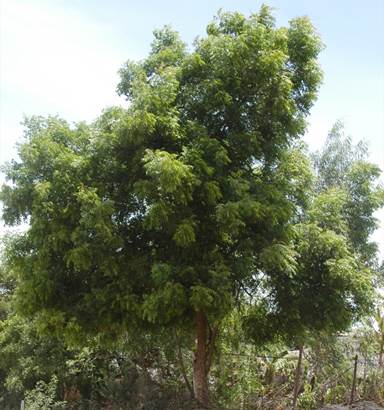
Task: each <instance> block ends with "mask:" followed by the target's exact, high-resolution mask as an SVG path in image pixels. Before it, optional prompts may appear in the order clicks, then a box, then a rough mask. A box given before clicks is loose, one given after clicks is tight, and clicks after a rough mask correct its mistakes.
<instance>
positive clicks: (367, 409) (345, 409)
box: [319, 401, 384, 410]
mask: <svg viewBox="0 0 384 410" xmlns="http://www.w3.org/2000/svg"><path fill="white" fill-rule="evenodd" d="M350 409H354V410H381V409H384V407H383V406H379V405H378V404H376V403H373V402H370V401H359V402H356V403H353V404H352V406H337V405H332V406H326V407H322V408H321V409H319V410H350Z"/></svg>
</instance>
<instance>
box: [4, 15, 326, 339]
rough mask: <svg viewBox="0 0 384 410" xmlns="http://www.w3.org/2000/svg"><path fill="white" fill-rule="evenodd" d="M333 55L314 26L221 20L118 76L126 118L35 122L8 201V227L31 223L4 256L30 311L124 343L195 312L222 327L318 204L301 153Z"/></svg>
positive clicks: (167, 38)
mask: <svg viewBox="0 0 384 410" xmlns="http://www.w3.org/2000/svg"><path fill="white" fill-rule="evenodd" d="M321 48H322V45H321V42H320V40H319V38H318V35H317V34H316V32H315V30H314V29H313V27H312V25H311V23H310V22H309V20H308V19H306V18H299V19H294V20H292V21H291V22H290V24H289V26H288V27H287V28H285V27H283V28H276V27H275V23H274V19H273V17H272V16H271V14H270V11H269V10H268V8H266V7H263V8H262V9H261V11H260V13H259V14H253V15H251V16H249V17H245V16H243V15H241V14H240V13H220V14H219V15H218V17H217V18H216V20H215V21H213V22H212V23H211V24H210V25H209V26H208V28H207V35H206V36H205V37H202V38H200V39H198V40H197V41H196V42H195V44H194V48H193V50H191V51H187V49H186V47H185V45H184V43H183V42H182V41H181V40H180V39H179V36H178V34H177V33H176V32H174V31H172V30H171V29H170V28H169V27H165V28H164V29H162V30H157V31H155V33H154V41H153V43H152V46H151V51H150V53H149V56H148V57H147V58H146V59H145V60H143V61H140V62H135V63H134V62H128V63H127V64H126V65H125V66H124V67H123V68H122V69H121V71H120V75H121V81H120V83H119V85H118V92H119V93H120V94H122V95H125V96H126V97H127V99H128V100H129V102H130V105H129V108H128V109H126V110H124V109H121V108H116V107H114V108H110V109H108V110H106V111H105V112H104V113H103V114H102V115H101V117H100V118H99V119H98V120H97V121H95V123H93V124H91V125H89V126H88V125H85V124H83V123H81V124H77V125H75V126H73V127H71V126H69V124H67V123H66V122H65V121H63V120H61V119H58V118H55V117H49V118H47V119H44V118H41V117H33V118H31V119H28V120H26V122H25V127H26V131H25V140H24V142H23V143H22V144H20V146H19V160H18V161H14V162H12V163H11V164H8V166H7V167H6V170H5V172H6V177H7V179H8V181H9V183H8V184H6V185H5V186H4V187H3V189H2V193H1V199H2V201H3V204H4V211H3V213H4V219H5V221H6V222H7V223H8V224H10V225H14V224H18V223H19V222H20V221H22V220H27V221H28V222H29V229H28V231H27V232H26V233H25V234H23V235H21V236H20V237H19V238H15V239H14V241H13V243H11V244H9V246H8V251H7V252H8V258H7V260H8V266H9V269H12V271H13V272H14V274H15V275H16V276H17V278H18V281H19V285H18V286H17V289H16V294H15V302H16V306H17V309H18V311H19V312H21V313H23V314H27V315H36V316H37V319H39V320H40V322H41V326H44V327H45V328H46V329H49V328H52V329H56V330H57V331H59V332H63V334H64V335H68V334H70V333H76V334H77V336H76V337H77V338H78V337H79V336H80V334H81V332H84V333H86V334H96V333H97V334H100V335H101V334H102V335H106V336H108V337H110V338H111V339H113V338H114V337H116V335H117V334H118V333H120V332H124V331H126V330H127V329H130V330H131V331H134V329H138V328H140V329H145V330H147V331H150V330H153V328H154V326H156V325H165V324H176V323H179V324H181V323H190V324H191V325H192V323H191V320H192V318H193V316H194V311H195V310H196V309H204V313H205V314H206V315H207V316H209V317H210V318H221V317H223V316H224V315H225V314H226V313H227V312H228V311H229V310H230V309H231V307H232V306H233V302H234V299H235V296H236V294H237V293H238V291H239V286H240V285H241V284H245V283H247V282H248V283H249V282H250V281H252V280H253V274H254V272H255V271H257V270H259V269H262V267H263V260H262V258H259V255H260V254H261V253H262V252H263V251H264V250H265V249H267V248H268V247H269V246H270V245H272V244H274V243H275V242H276V243H284V242H286V241H287V239H288V237H289V229H288V228H289V227H288V222H289V220H290V219H291V218H293V217H294V215H295V214H299V212H298V211H297V209H296V204H297V206H304V205H303V204H304V202H305V201H306V194H305V186H306V183H307V181H308V180H309V179H310V172H308V171H307V170H306V171H304V172H303V169H302V168H303V167H305V166H306V164H305V162H306V160H305V158H304V157H303V156H302V155H301V153H300V152H299V151H300V150H295V149H294V147H293V143H294V141H295V139H296V138H297V137H298V136H299V135H301V134H302V133H303V132H304V130H305V117H306V115H307V114H308V111H309V109H310V107H311V106H312V104H313V102H314V100H315V97H316V92H317V89H318V87H319V84H320V81H321V71H320V69H319V66H318V64H317V61H316V59H317V56H318V53H319V52H320V50H321ZM287 149H289V150H288V151H287ZM161 266H163V267H167V268H166V269H162V268H159V267H161ZM80 337H81V336H80Z"/></svg>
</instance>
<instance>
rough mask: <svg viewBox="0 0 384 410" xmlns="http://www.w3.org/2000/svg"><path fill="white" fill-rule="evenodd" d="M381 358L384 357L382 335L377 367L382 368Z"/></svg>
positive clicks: (383, 336) (383, 363) (383, 338)
mask: <svg viewBox="0 0 384 410" xmlns="http://www.w3.org/2000/svg"><path fill="white" fill-rule="evenodd" d="M383 356H384V334H383V335H382V336H381V341H380V355H379V367H384V362H383Z"/></svg>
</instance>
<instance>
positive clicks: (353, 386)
mask: <svg viewBox="0 0 384 410" xmlns="http://www.w3.org/2000/svg"><path fill="white" fill-rule="evenodd" d="M357 359H358V356H357V355H356V356H355V366H354V368H353V380H352V390H351V399H350V400H349V404H350V405H351V404H352V403H353V402H354V400H355V391H356V375H357Z"/></svg>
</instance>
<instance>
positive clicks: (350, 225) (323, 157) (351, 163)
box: [313, 121, 384, 265]
mask: <svg viewBox="0 0 384 410" xmlns="http://www.w3.org/2000/svg"><path fill="white" fill-rule="evenodd" d="M313 164H314V168H315V172H316V177H317V178H316V189H317V191H318V192H319V193H320V195H319V197H318V198H317V201H318V206H317V207H318V209H319V211H320V212H323V213H324V214H326V213H327V212H328V209H329V208H330V207H335V206H336V207H337V208H338V212H339V213H340V216H341V219H340V218H339V221H340V223H341V224H342V225H343V226H339V227H334V226H332V227H330V228H331V229H334V228H335V231H336V232H340V231H341V230H342V231H343V232H342V233H343V234H345V235H347V237H348V240H349V242H350V244H351V246H352V247H353V249H354V250H355V251H356V252H358V253H359V254H360V257H361V258H362V260H363V261H364V262H366V263H369V264H370V265H375V264H376V261H375V258H376V255H377V245H376V244H375V243H373V242H371V241H370V236H371V234H372V233H373V232H374V231H375V229H376V228H377V226H378V224H377V220H376V218H375V217H374V213H375V211H376V210H378V209H379V208H381V207H382V206H383V205H384V189H383V187H382V185H381V184H380V183H379V182H378V178H379V177H380V174H381V170H380V168H379V167H378V166H377V165H375V164H372V163H370V162H368V147H367V145H366V144H365V143H364V142H363V141H360V142H358V143H357V144H356V145H354V144H353V143H352V140H351V138H350V137H348V136H346V135H345V133H344V127H343V124H342V123H341V122H340V121H339V122H336V124H335V125H334V126H333V128H332V129H331V131H330V133H329V134H328V137H327V140H326V143H325V145H324V147H323V148H322V149H321V150H320V151H318V152H317V153H315V154H314V155H313ZM324 216H326V215H324ZM323 223H325V224H326V223H328V219H327V218H326V217H324V218H323Z"/></svg>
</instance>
